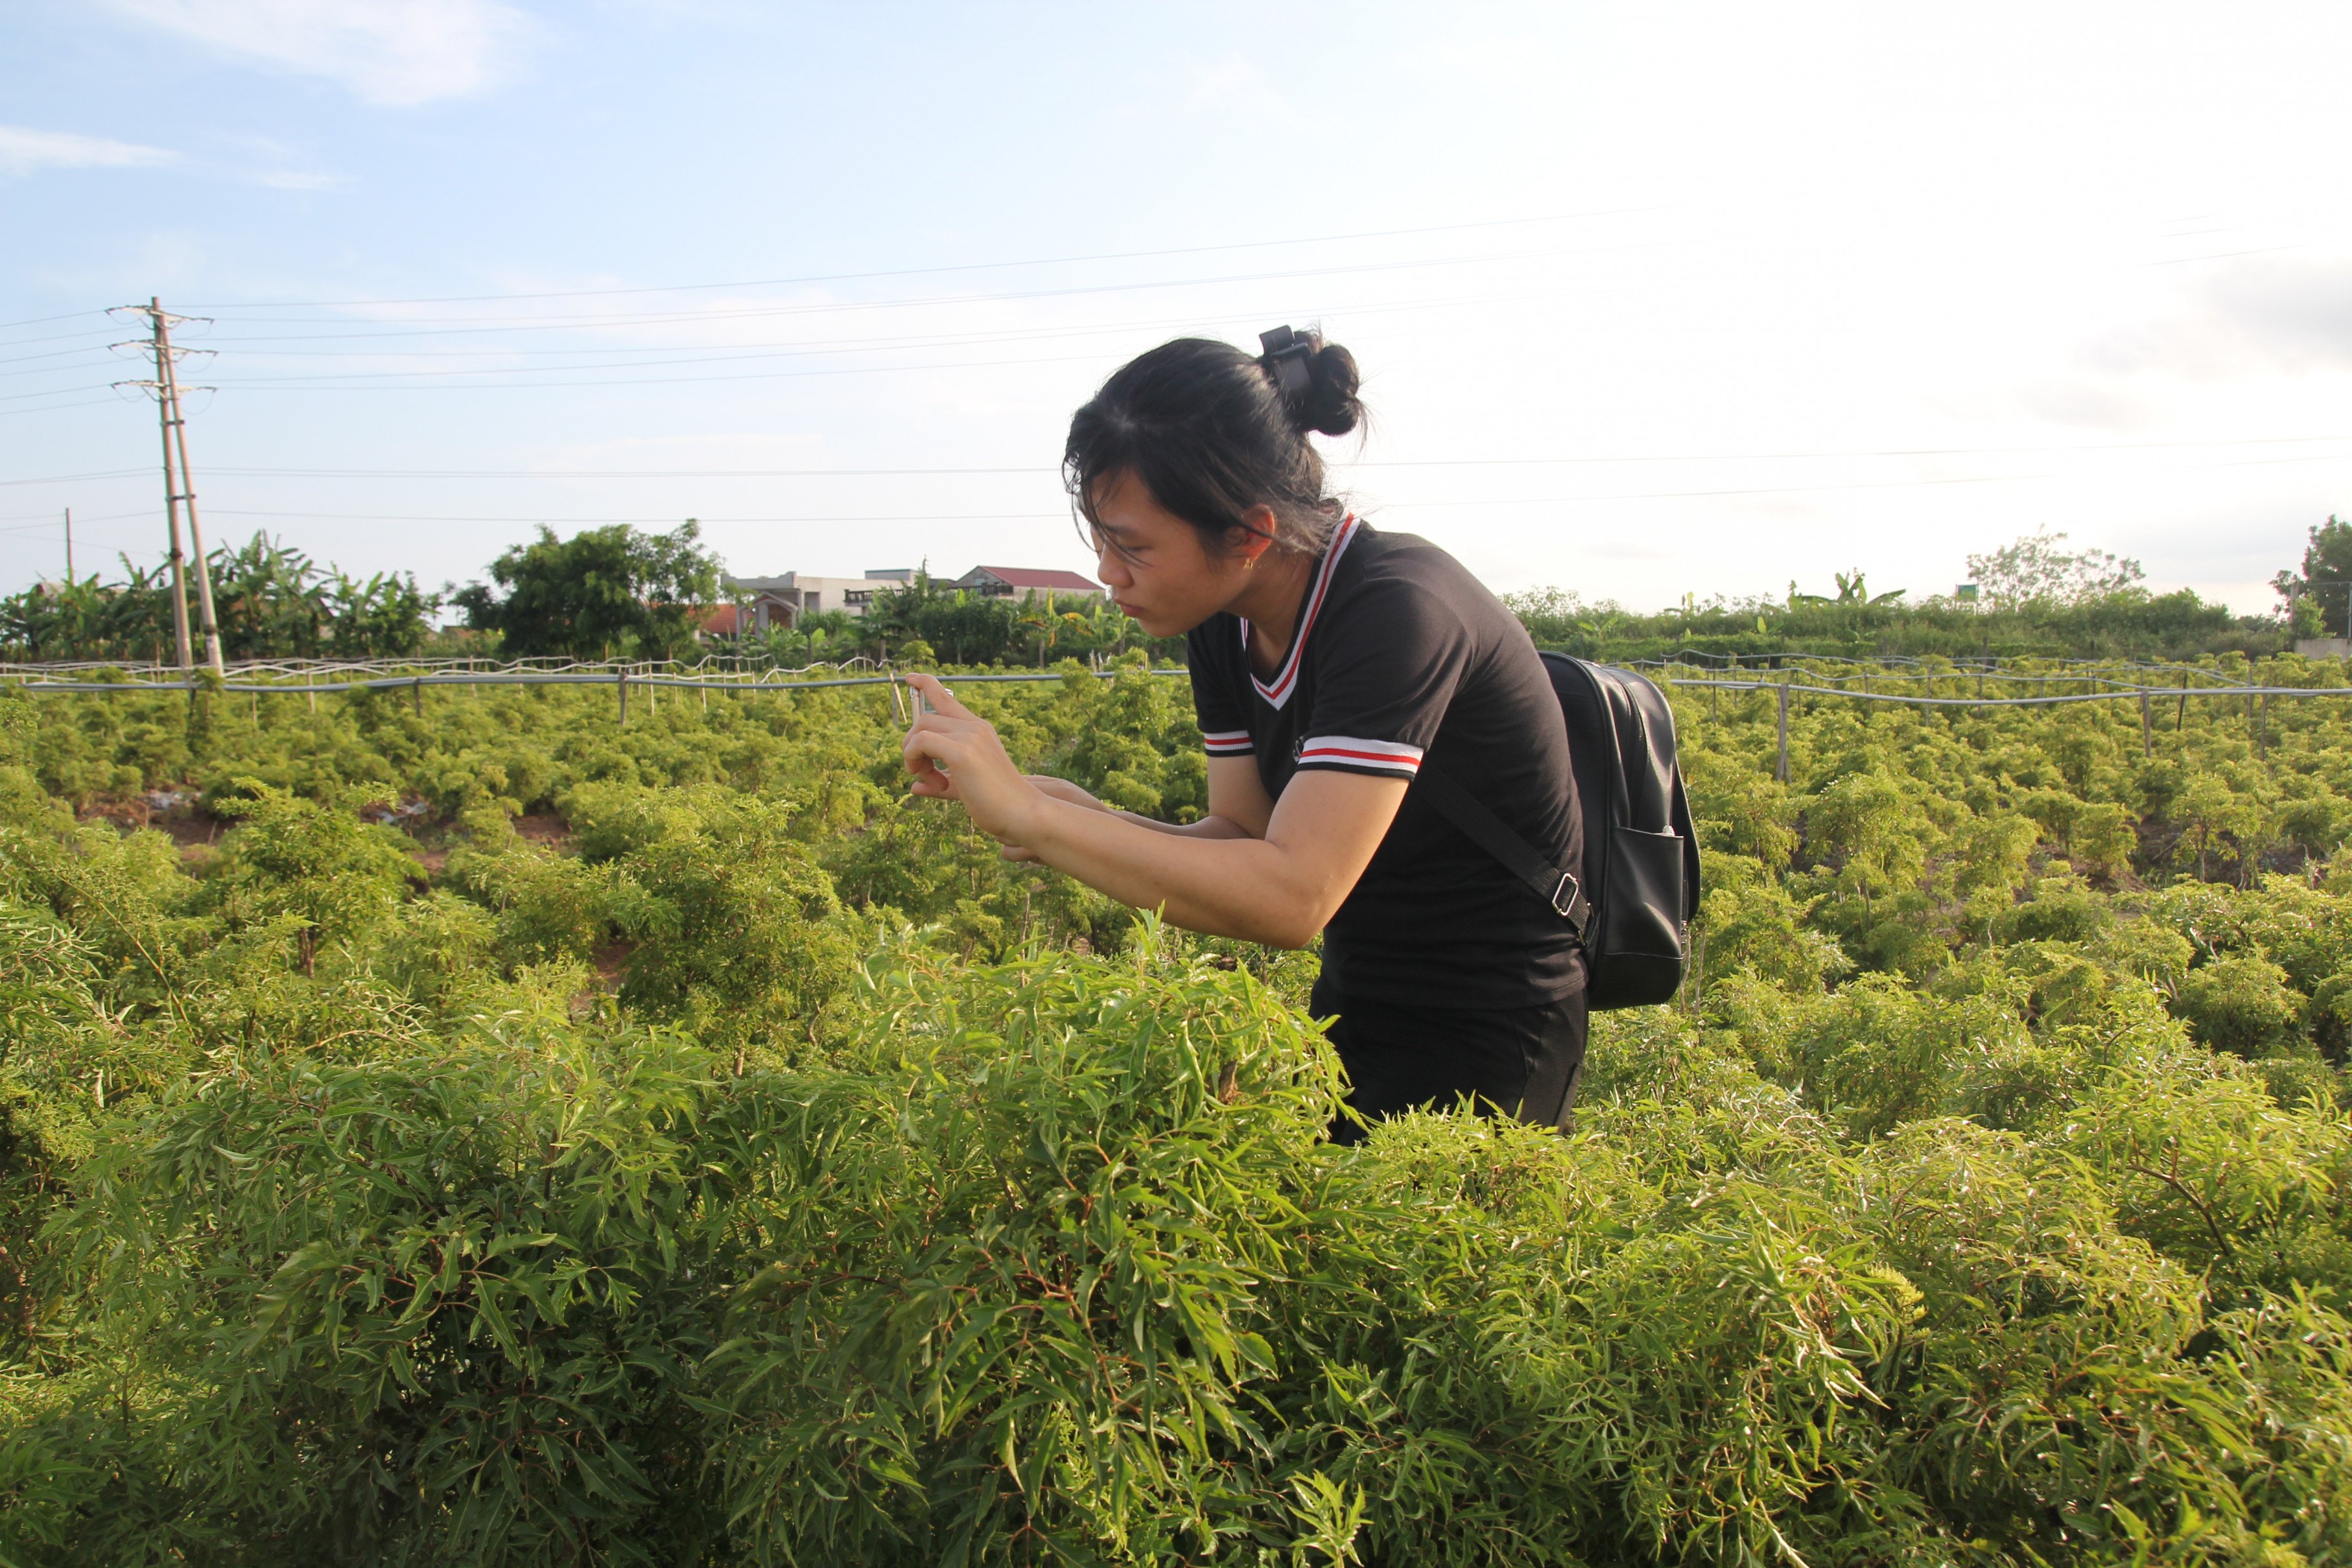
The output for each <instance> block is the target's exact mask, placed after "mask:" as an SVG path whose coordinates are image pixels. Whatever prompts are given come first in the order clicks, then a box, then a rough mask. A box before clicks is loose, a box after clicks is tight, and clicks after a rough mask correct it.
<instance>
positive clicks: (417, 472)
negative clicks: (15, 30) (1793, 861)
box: [0, 435, 2352, 520]
mask: <svg viewBox="0 0 2352 1568" xmlns="http://www.w3.org/2000/svg"><path fill="white" fill-rule="evenodd" d="M2348 441H2352V435H2275V436H2273V435H2255V436H2221V437H2216V438H2214V439H2212V440H2209V441H2095V442H2079V443H2059V444H2023V445H2006V446H2003V445H1996V446H1900V447H1851V448H1820V449H1813V450H1801V451H1789V452H1669V453H1646V454H1645V453H1582V454H1571V455H1560V456H1551V457H1394V458H1370V459H1366V460H1363V461H1360V462H1352V463H1335V464H1334V466H1335V467H1339V468H1343V469H1349V470H1352V469H1358V468H1383V469H1385V468H1518V467H1551V466H1569V465H1593V464H1612V465H1622V464H1645V463H1762V462H1781V461H1796V460H1805V459H1814V460H1829V459H1835V458H1895V457H1972V456H1991V455H2000V454H2006V453H2020V454H2028V455H2032V454H2042V453H2063V452H2126V451H2129V452H2137V451H2180V450H2194V449H2199V448H2206V447H2217V446H2273V445H2308V444H2326V443H2337V442H2348ZM147 472H148V471H147V470H146V469H144V468H107V469H98V470H93V471H90V472H87V473H81V474H45V475H41V476H37V477H32V478H20V479H0V486H17V485H67V484H80V483H85V482H90V481H97V480H102V479H127V478H143V477H145V476H146V475H147ZM212 472H213V473H215V474H220V475H226V476H235V477H237V478H243V479H434V480H441V479H546V480H574V479H841V478H898V477H936V478H965V477H971V476H990V475H1016V474H1026V475H1044V474H1057V473H1059V472H1060V470H1059V469H1058V468H1057V467H1055V466H1053V465H1046V464H1015V465H994V466H963V467H939V466H924V467H911V466H909V467H866V468H285V467H237V466H235V465H225V464H215V465H214V467H213V469H212ZM93 520H94V519H93Z"/></svg>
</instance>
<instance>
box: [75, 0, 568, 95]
mask: <svg viewBox="0 0 2352 1568" xmlns="http://www.w3.org/2000/svg"><path fill="white" fill-rule="evenodd" d="M113 5H114V6H115V8H116V9H117V10H120V11H124V12H127V13H129V14H130V15H131V16H136V17H138V18H140V19H141V20H142V21H145V22H149V23H152V24H153V25H154V26H159V27H164V28H168V29H170V30H171V31H173V32H174V33H178V34H181V35H183V36H184V37H190V38H194V39H196V40H198V41H199V42H201V43H204V44H206V45H209V46H210V47H213V48H215V49H216V50H218V51H220V52H222V53H224V54H228V55H235V56H241V57H245V58H247V59H251V60H257V61H261V62H264V63H266V64H268V65H273V66H277V67H279V68H283V69H287V70H291V71H296V72H299V73H300V74H302V75H305V76H315V77H324V78H327V79H328V80H330V81H334V82H340V83H341V85H343V86H344V87H346V88H349V89H351V90H352V92H354V93H356V94H358V95H359V96H360V97H361V98H362V99H366V100H367V101H368V102H370V103H380V104H387V105H393V106H395V107H407V106H410V105H414V104H420V103H428V102H431V101H432V100H434V99H443V98H463V97H466V96H468V95H470V94H473V93H478V92H480V91H482V90H484V89H487V88H488V87H490V86H491V85H492V84H494V83H495V82H496V81H498V79H499V77H500V76H501V75H502V74H503V70H504V67H505V63H506V56H507V51H508V49H509V46H510V45H511V44H512V43H513V41H514V40H515V39H516V38H517V37H519V36H520V33H521V32H522V31H523V27H524V17H523V15H522V13H521V12H520V11H517V10H515V9H514V8H513V7H511V6H509V5H501V4H499V0H113Z"/></svg>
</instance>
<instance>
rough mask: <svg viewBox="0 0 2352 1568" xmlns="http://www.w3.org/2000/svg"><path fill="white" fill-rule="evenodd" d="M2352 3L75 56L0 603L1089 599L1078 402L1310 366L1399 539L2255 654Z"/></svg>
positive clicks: (292, 1)
mask: <svg viewBox="0 0 2352 1568" xmlns="http://www.w3.org/2000/svg"><path fill="white" fill-rule="evenodd" d="M2347 57H2352V8H2347V7H2345V6H2342V5H2321V4H2296V5H2286V4H2281V5H2263V4H2259V3H2256V4H2247V3H2238V4H2231V5H2218V4H2217V5H2165V4H2161V3H2148V0H2140V3H2137V4H2133V5H2107V4H2099V3H2095V0H2071V3H2069V4H2067V5H2048V4H2046V3H2042V4H2031V5H2011V4H2004V3H2000V0H1990V3H1979V4H1971V5H1904V6H1889V5H1832V4H1801V5H1785V6H1758V5H1740V4H1723V5H1705V4H1676V3H1666V4H1648V5H1633V4H1613V5H1563V4H1549V5H1494V4H1483V3H1479V0H1466V3H1459V4H1453V5H1444V6H1432V5H1391V4H1385V3H1381V0H1369V3H1360V4H1357V5H1350V6H1347V7H1332V6H1328V5H1318V6H1307V5H1279V4H1274V5H1269V4H1266V3H1265V0H1255V3H1253V4H1246V5H1244V4H1226V3H1223V0H1192V3H1191V4H1188V5H1183V6H1150V7H1144V6H1104V5H1010V4H1008V5H931V4H898V3H890V0H877V3H874V4H868V5H860V6H855V7H851V6H812V5H774V4H767V5H755V4H736V3H730V0H700V3H698V0H682V3H677V4H661V3H655V0H635V3H631V0H573V3H572V4H570V5H562V6H556V5H531V4H525V3H522V0H54V3H52V0H17V3H16V4H13V5H9V6H7V7H6V8H5V12H0V235H5V244H0V591H17V590H19V589H22V588H23V587H25V586H26V585H27V584H29V583H32V582H34V581H36V580H40V579H44V578H55V577H57V576H58V575H60V574H61V573H62V571H63V570H64V567H65V559H64V538H63V529H62V520H63V519H62V513H63V511H64V509H65V508H67V507H71V508H72V510H73V514H74V518H75V527H74V549H75V566H76V568H77V570H79V571H80V572H81V573H82V574H83V575H85V576H86V575H88V574H89V573H90V572H92V571H96V570H104V571H106V572H107V573H108V574H110V575H115V574H119V571H120V567H119V565H118V564H117V557H118V556H121V557H125V558H127V559H129V560H130V561H131V562H132V563H133V564H135V565H138V566H141V567H146V566H150V565H152V564H153V563H154V562H155V561H157V560H159V559H162V557H163V550H164V548H165V540H164V524H163V484H162V478H161V474H160V468H159V464H158V450H157V436H158V433H157V430H156V423H155V413H154V410H153V407H152V404H151V403H149V402H146V401H145V394H144V393H143V392H141V391H140V390H139V389H137V388H136V387H124V386H118V385H117V384H116V383H118V382H127V381H135V380H137V379H139V378H140V377H142V375H146V374H152V368H147V369H142V363H141V361H140V360H139V358H138V350H137V349H136V348H135V346H134V347H133V348H131V349H122V350H118V349H115V348H112V347H111V345H114V344H117V343H121V342H122V341H124V340H131V339H133V338H135V337H136V336H138V334H139V332H140V330H141V323H140V322H139V321H138V320H137V319H126V318H124V317H122V316H120V315H113V316H110V315H109V314H107V313H106V312H107V309H108V308H109V307H114V306H121V305H125V304H130V303H133V302H143V301H145V300H147V299H149V298H159V299H161V301H162V302H163V306H164V307H165V308H167V309H168V310H170V311H173V312H174V313H177V314H180V315H184V316H186V317H189V318H192V319H190V320H188V321H187V322H185V323H184V325H183V326H181V327H180V328H179V329H177V331H178V333H179V340H180V341H181V342H182V343H184V345H185V346H186V347H188V348H191V349H199V350H206V352H205V354H203V355H200V356H194V355H192V356H191V357H190V358H189V359H188V360H187V361H185V362H184V365H183V366H182V367H181V372H180V373H181V376H182V379H183V382H184V384H185V385H187V386H189V387H190V388H192V389H203V390H196V391H192V392H191V393H190V395H189V398H188V405H187V406H188V414H189V423H188V439H189V444H190V452H191V457H192V461H193V465H194V480H195V487H196V491H197V494H198V497H199V507H200V515H201V517H202V519H203V523H204V527H205V530H206V538H207V542H208V543H213V544H217V543H221V542H224V541H226V542H229V543H232V544H235V543H242V542H243V541H245V540H246V539H247V538H250V537H251V536H252V535H253V534H254V533H255V532H256V531H267V532H268V533H269V534H271V535H273V536H275V537H276V538H279V539H280V540H281V541H282V542H283V543H285V544H286V545H289V546H290V547H293V548H295V549H301V550H303V551H306V552H308V553H309V554H310V556H311V557H313V558H314V559H317V560H319V561H320V562H332V563H334V564H335V565H336V566H338V567H340V568H341V569H342V570H346V571H349V572H352V573H354V574H355V575H361V576H365V575H367V574H370V573H373V572H377V571H394V570H397V571H408V572H413V573H415V576H416V577H417V578H418V579H419V580H421V581H423V582H424V583H425V585H426V586H427V587H428V588H431V587H437V586H439V585H440V584H442V583H443V582H458V583H462V582H465V581H467V580H471V579H474V578H476V577H478V576H480V575H481V574H482V572H483V570H484V569H485V567H486V566H487V564H488V562H489V561H490V560H491V559H493V558H494V557H495V556H496V555H497V554H498V553H499V551H500V550H501V549H505V548H506V547H507V546H509V545H510V544H513V543H516V542H518V541H522V540H526V539H529V538H532V537H534V534H535V530H536V529H537V528H539V527H540V526H541V525H545V526H547V527H551V528H554V529H556V530H557V531H558V532H559V533H562V534H567V535H568V534H570V533H572V532H574V531H577V530H578V529H579V528H583V527H588V526H593V525H596V524H600V523H604V522H607V521H628V522H632V523H635V524H636V525H638V526H640V527H645V528H668V527H673V526H675V525H676V524H677V522H678V521H679V520H681V519H683V518H686V517H695V518H698V519H699V520H700V523H701V526H702V528H703V533H704V538H706V540H707V541H708V542H709V543H710V544H711V545H712V546H713V547H714V548H715V549H717V550H718V552H719V554H720V555H721V557H722V558H723V559H725V561H726V563H727V565H728V566H729V568H730V570H734V571H736V572H738V573H741V574H744V575H768V574H773V573H780V572H783V571H788V570H801V571H806V572H814V573H820V574H827V575H855V574H856V573H859V572H861V571H863V570H866V569H872V568H889V567H899V566H915V565H922V564H927V565H928V566H929V569H930V570H932V571H933V572H934V573H938V574H942V575H951V574H960V573H961V572H962V571H963V570H966V569H967V568H968V567H970V566H971V565H973V564H976V563H985V564H990V565H1012V566H1061V567H1070V568H1075V569H1078V570H1085V569H1086V568H1087V566H1088V565H1089V564H1090V558H1089V556H1088V555H1087V551H1086V549H1085V547H1084V545H1083V544H1082V543H1081V541H1080V540H1079V538H1078V537H1077V535H1076V530H1075V529H1074V528H1073V527H1072V525H1071V521H1070V516H1069V509H1068V506H1067V503H1066V498H1065V497H1064V496H1063V493H1062V490H1061V486H1060V481H1059V478H1058V475H1057V472H1056V463H1057V459H1058V457H1059V455H1060V450H1061V441H1062V437H1063V435H1064V434H1065V431H1066V426H1067V421H1068V418H1069V414H1070V412H1071V410H1072V409H1074V408H1075V407H1076V405H1077V404H1078V403H1080V402H1083V401H1085V399H1086V398H1087V395H1088V394H1089V393H1090V392H1092V390H1093V389H1094V388H1095V387H1096V386H1097V384H1099V382H1101V381H1102V379H1103V378H1104V377H1105V376H1107V375H1108V373H1109V372H1110V371H1112V370H1114V369H1115V368H1116V367H1117V366H1118V364H1120V363H1121V362H1123V361H1125V360H1126V359H1128V358H1129V357H1130V356H1132V355H1133V354H1135V353H1137V352H1139V351H1140V350H1143V349H1146V348H1149V347H1150V346H1151V345H1152V344H1154V343H1157V342H1160V341H1162V340H1166V339H1168V338H1171V337H1175V336H1180V335H1183V334H1188V333H1199V334H1205V335H1209V336H1214V337H1220V338H1224V339H1227V340H1233V341H1237V342H1250V341H1252V340H1254V338H1255V334H1256V333H1258V332H1259V331H1262V330H1264V329H1267V328H1270V327H1273V326H1276V325H1282V324H1296V325H1302V326H1304V325H1307V324H1310V323H1319V324H1320V326H1321V327H1322V329H1324V330H1325V332H1326V333H1327V335H1328V337H1330V338H1331V339H1332V340H1335V341H1339V342H1342V343H1345V344H1347V345H1348V346H1349V349H1350V350H1353V351H1354V353H1355V354H1356V356H1357V358H1358V360H1359V361H1360V364H1361V365H1362V367H1363V370H1364V372H1365V377H1366V385H1365V396H1366V401H1367V402H1368V403H1369V404H1370V408H1371V411H1372V423H1371V424H1370V429H1369V432H1368V433H1367V434H1363V435H1362V436H1361V437H1360V438H1356V437H1351V438H1348V439H1346V440H1342V441H1338V442H1334V443H1330V444H1328V450H1329V455H1330V456H1331V457H1332V459H1333V465H1334V476H1335V484H1337V485H1338V486H1339V487H1340V489H1341V490H1342V492H1343V493H1344V494H1346V495H1347V496H1348V497H1349V498H1350V499H1351V501H1352V502H1353V504H1354V505H1355V506H1356V507H1357V509H1358V510H1359V511H1360V512H1362V513H1363V514H1364V515H1365V516H1366V517H1369V518H1370V520H1371V521H1372V522H1373V523H1374V524H1375V525H1376V526H1378V527H1382V528H1396V529H1402V530H1407V531H1411V532H1414V533H1418V534H1422V535H1423V536H1425V537H1427V538H1432V539H1433V540H1435V541H1436V542H1438V543H1439V544H1441V545H1443V546H1444V547H1445V548H1446V549H1449V550H1451V551H1453V552H1454V554H1455V555H1456V556H1458V557H1459V558H1461V559H1463V560H1464V561H1465V563H1467V564H1468V565H1469V566H1470V567H1471V568H1472V570H1475V572H1477V573H1478V574H1479V576H1480V577H1481V578H1483V579H1484V580H1486V582H1487V583H1488V584H1489V585H1490V586H1491V587H1493V588H1495V589H1496V591H1515V590H1525V589H1531V588H1538V587H1556V588H1559V589H1563V590H1567V591H1574V592H1577V593H1579V594H1580V595H1582V596H1583V597H1584V598H1585V599H1587V600H1604V599H1613V600H1617V601H1622V602H1623V603H1625V604H1627V605H1629V606H1632V607H1633V608H1636V609H1656V608H1661V607H1664V606H1665V605H1668V604H1673V603H1679V602H1681V601H1682V600H1683V598H1684V596H1685V594H1690V595H1695V596H1696V598H1698V599H1699V600H1701V601H1705V600H1706V599H1709V598H1711V597H1714V596H1717V595H1721V596H1726V597H1728V598H1731V599H1735V600H1737V599H1740V598H1745V597H1749V596H1779V595H1780V594H1784V593H1786V592H1787V591H1789V590H1790V584H1791V583H1792V582H1793V583H1794V584H1795V585H1796V587H1797V588H1798V589H1799V590H1801V591H1806V592H1828V591H1834V586H1833V581H1832V579H1833V575H1834V574H1835V573H1838V572H1851V571H1854V570H1860V571H1862V572H1864V573H1865V574H1866V581H1867V584H1868V591H1870V592H1872V593H1878V592H1884V591H1889V590H1894V589H1902V590H1905V591H1907V592H1908V593H1909V594H1911V595H1912V596H1913V597H1914V598H1924V597H1927V596H1928V595H1930V594H1936V593H1944V592H1948V591H1950V590H1951V588H1952V586H1953V585H1954V584H1955V583H1957V582H1959V581H1962V580H1966V578H1967V577H1968V575H1969V568H1968V557H1969V555H1970V554H1972V553H1982V552H1987V551H1990V550H1992V549H1998V548H1999V547H2000V546H2001V545H2003V544H2006V543H2008V542H2010V541H2011V540H2013V539H2016V538H2020V537H2021V536H2024V535H2027V534H2031V533H2033V532H2035V531H2037V530H2042V529H2048V530H2053V531H2062V532H2063V533H2065V534H2066V535H2067V536H2068V538H2069V539H2070V541H2071V543H2072V544H2073V545H2074V546H2076V547H2089V548H2097V549H2108V550H2113V551H2116V552H2117V553H2119V554H2121V555H2124V556H2126V557H2129V558H2132V559H2137V560H2138V561H2140V562H2141V563H2142V564H2143V565H2144V566H2145V568H2146V570H2147V577H2148V580H2149V582H2150V584H2151V586H2153V587H2155V588H2157V589H2158V590H2170V589H2173V588H2177V587H2180V586H2189V587H2191V588H2194V589H2195V590H2196V591H2198V592H2199V593H2200V594H2202V595H2204V596H2206V597H2208V598H2211V599H2218V600H2221V601H2225V602H2227V603H2228V604H2230V605H2231V607H2233V608H2234V609H2236V610H2238V611H2240V612H2266V611H2269V610H2271V609H2272V608H2273V607H2274V605H2275V596H2274V595H2273V592H2272V591H2271V590H2270V588H2269V586H2268V582H2269V580H2270V578H2271V576H2272V574H2273V573H2274V572H2276V571H2277V570H2280V569H2282V568H2284V567H2289V566H2293V565H2295V564H2296V563H2298V562H2299V560H2300V555H2301V549H2302V546H2303V542H2304V539H2305V533H2306V530H2307V529H2308V528H2310V527H2311V526H2312V525H2314V524H2316V523H2319V522H2321V521H2322V520H2324V519H2325V518H2326V517H2328V516H2330V515H2331V514H2336V515H2343V516H2347V517H2352V201H2348V200H2347V196H2352V161H2347V159H2346V158H2345V157H2344V155H2343V150H2344V149H2345V148H2347V146H2352V94H2347V93H2345V92H2344V91H2343V90H2342V84H2341V79H2340V65H2341V62H2342V61H2343V60H2344V59H2346V58H2347Z"/></svg>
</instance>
